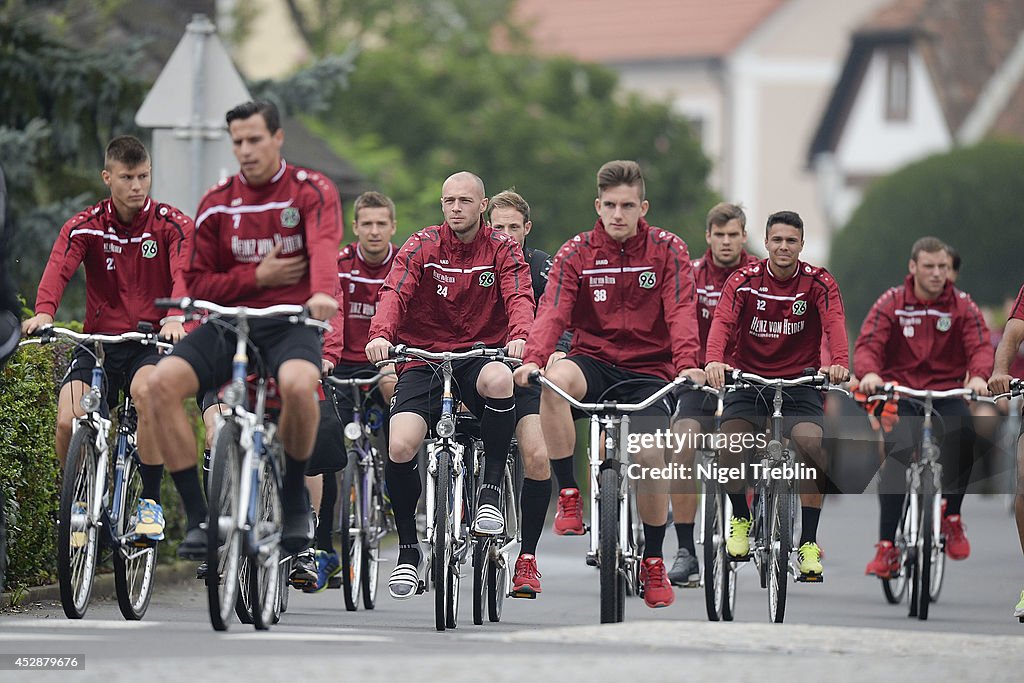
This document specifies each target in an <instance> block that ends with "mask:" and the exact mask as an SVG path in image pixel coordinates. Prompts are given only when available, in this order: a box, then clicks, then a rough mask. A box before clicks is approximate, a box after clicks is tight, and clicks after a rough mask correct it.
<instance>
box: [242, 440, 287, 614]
mask: <svg viewBox="0 0 1024 683" xmlns="http://www.w3.org/2000/svg"><path fill="white" fill-rule="evenodd" d="M258 467H259V470H258V476H257V478H256V484H257V485H256V487H255V489H256V490H255V492H254V493H255V495H256V496H257V499H256V524H255V528H254V529H253V532H252V538H253V542H254V543H253V545H254V547H252V548H248V549H247V551H248V554H249V557H250V565H249V566H250V572H249V602H250V604H252V623H253V626H255V627H256V629H257V630H260V631H265V630H267V629H269V628H270V626H271V625H272V624H273V623H274V613H275V612H276V611H277V601H278V595H277V592H278V590H279V589H280V581H279V579H280V577H281V568H280V566H279V565H280V564H281V546H280V539H281V526H282V523H283V511H282V509H281V487H280V485H279V482H278V479H277V473H276V472H275V471H274V467H273V465H272V464H271V461H270V459H269V458H262V459H261V460H260V462H259V466H258Z"/></svg>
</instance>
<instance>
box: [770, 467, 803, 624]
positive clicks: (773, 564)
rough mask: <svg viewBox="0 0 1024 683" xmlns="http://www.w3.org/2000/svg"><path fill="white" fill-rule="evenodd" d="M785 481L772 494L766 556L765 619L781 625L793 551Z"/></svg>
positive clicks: (789, 496) (790, 504)
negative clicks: (766, 614)
mask: <svg viewBox="0 0 1024 683" xmlns="http://www.w3.org/2000/svg"><path fill="white" fill-rule="evenodd" d="M795 497H796V496H795V495H794V494H793V493H792V491H791V485H790V484H789V483H788V482H781V481H780V482H778V483H777V484H776V488H775V492H774V494H773V495H772V497H771V498H772V501H773V503H774V504H773V505H772V519H771V535H770V536H769V543H770V546H769V553H768V617H769V618H770V619H771V620H772V622H773V623H776V624H781V623H782V622H783V620H784V619H785V618H786V588H787V587H788V585H789V556H790V553H792V551H793V508H794V505H793V499H794V498H795Z"/></svg>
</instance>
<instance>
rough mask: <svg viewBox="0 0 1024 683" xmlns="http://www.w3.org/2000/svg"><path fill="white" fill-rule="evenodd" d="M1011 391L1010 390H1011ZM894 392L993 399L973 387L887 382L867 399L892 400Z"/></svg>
mask: <svg viewBox="0 0 1024 683" xmlns="http://www.w3.org/2000/svg"><path fill="white" fill-rule="evenodd" d="M1011 393H1012V392H1011ZM896 394H903V395H905V396H909V397H911V398H923V399H929V398H930V399H933V400H934V399H941V398H966V399H968V400H970V401H984V402H986V403H987V402H989V401H993V402H994V401H995V399H994V398H989V397H988V396H978V392H976V391H974V389H967V388H963V387H961V388H957V389H943V390H942V391H935V390H933V389H911V388H910V387H905V386H903V385H902V384H892V383H888V384H886V385H885V386H883V387H882V393H880V394H874V395H872V396H868V398H867V400H868V401H889V400H892V399H893V398H894V397H895V395H896Z"/></svg>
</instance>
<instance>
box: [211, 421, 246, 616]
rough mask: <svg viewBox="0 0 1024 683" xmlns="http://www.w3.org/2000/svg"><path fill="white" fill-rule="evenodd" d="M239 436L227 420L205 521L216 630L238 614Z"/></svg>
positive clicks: (219, 441)
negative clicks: (236, 612) (232, 615)
mask: <svg viewBox="0 0 1024 683" xmlns="http://www.w3.org/2000/svg"><path fill="white" fill-rule="evenodd" d="M239 437H240V430H239V428H238V425H237V424H236V423H235V422H233V421H231V420H228V421H226V422H225V423H224V424H223V425H221V428H220V430H218V432H217V437H216V440H215V442H214V447H213V455H212V457H211V460H212V461H213V462H212V463H211V465H210V490H209V497H210V498H209V514H208V516H207V520H206V562H207V567H209V569H208V570H207V573H206V596H207V602H208V606H209V611H210V623H211V625H212V626H213V628H214V629H215V630H217V631H226V630H228V626H229V625H230V623H231V613H232V612H234V611H235V600H236V598H239V591H238V586H239V564H240V556H241V554H242V536H241V534H240V533H239V531H238V527H239V515H240V514H241V513H240V510H239V509H238V496H239V477H240V476H241V472H240V468H241V464H242V457H241V453H242V450H241V445H240V444H239V442H238V440H239ZM253 495H255V492H254V493H253ZM247 594H248V593H247ZM244 611H245V610H243V612H244ZM239 618H241V615H240V616H239Z"/></svg>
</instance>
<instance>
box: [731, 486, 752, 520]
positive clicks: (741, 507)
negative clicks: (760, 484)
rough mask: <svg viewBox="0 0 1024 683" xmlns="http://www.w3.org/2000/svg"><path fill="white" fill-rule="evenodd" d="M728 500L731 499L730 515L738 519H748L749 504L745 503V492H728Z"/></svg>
mask: <svg viewBox="0 0 1024 683" xmlns="http://www.w3.org/2000/svg"><path fill="white" fill-rule="evenodd" d="M729 500H730V501H732V516H733V517H739V518H740V519H750V506H749V505H747V493H746V491H744V492H742V493H730V494H729Z"/></svg>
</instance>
